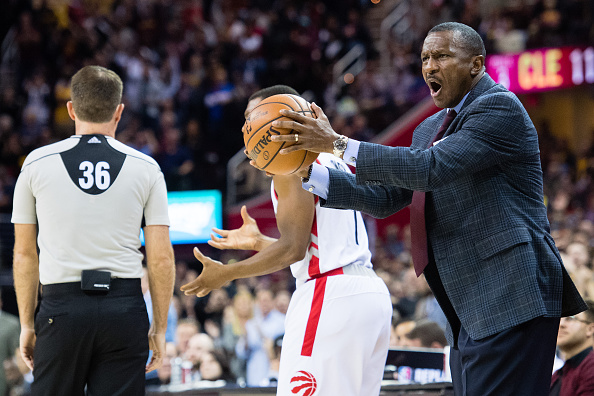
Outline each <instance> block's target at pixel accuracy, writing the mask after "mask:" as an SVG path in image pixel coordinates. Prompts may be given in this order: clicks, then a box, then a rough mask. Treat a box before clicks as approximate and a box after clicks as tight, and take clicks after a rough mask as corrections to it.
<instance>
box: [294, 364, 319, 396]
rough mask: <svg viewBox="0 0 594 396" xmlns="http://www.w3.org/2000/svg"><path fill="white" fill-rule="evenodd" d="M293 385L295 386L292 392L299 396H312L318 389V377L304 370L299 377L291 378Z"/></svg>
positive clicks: (298, 374) (298, 373) (299, 372)
mask: <svg viewBox="0 0 594 396" xmlns="http://www.w3.org/2000/svg"><path fill="white" fill-rule="evenodd" d="M291 385H292V386H293V388H292V389H291V392H293V394H295V395H297V396H312V395H313V394H314V393H316V389H317V388H318V383H317V381H316V377H314V376H313V374H312V373H308V372H307V371H303V370H301V371H298V372H297V375H295V376H294V377H293V378H291Z"/></svg>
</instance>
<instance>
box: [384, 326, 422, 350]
mask: <svg viewBox="0 0 594 396" xmlns="http://www.w3.org/2000/svg"><path fill="white" fill-rule="evenodd" d="M415 325H416V324H415V322H414V321H413V320H403V321H400V322H396V323H395V325H394V326H393V331H392V334H391V337H390V346H391V347H401V346H405V342H406V341H405V337H406V335H407V334H408V333H410V332H411V331H412V330H413V329H414V328H415Z"/></svg>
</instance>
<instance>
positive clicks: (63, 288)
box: [41, 278, 142, 296]
mask: <svg viewBox="0 0 594 396" xmlns="http://www.w3.org/2000/svg"><path fill="white" fill-rule="evenodd" d="M141 290H142V289H141V287H140V278H111V283H110V285H109V294H111V295H113V294H117V295H134V294H136V293H137V292H138V291H141ZM141 292H142V291H141ZM67 294H70V295H72V294H74V295H76V294H86V293H85V291H84V290H81V288H80V281H79V282H65V283H50V284H48V285H41V295H42V296H60V295H67Z"/></svg>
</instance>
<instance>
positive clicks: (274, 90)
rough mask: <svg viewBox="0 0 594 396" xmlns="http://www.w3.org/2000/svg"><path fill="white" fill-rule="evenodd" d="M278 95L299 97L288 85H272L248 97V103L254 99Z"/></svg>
mask: <svg viewBox="0 0 594 396" xmlns="http://www.w3.org/2000/svg"><path fill="white" fill-rule="evenodd" d="M279 94H291V95H297V96H299V92H297V91H296V90H295V89H294V88H291V87H289V86H288V85H282V84H279V85H273V86H271V87H267V88H263V89H261V90H259V91H256V92H254V93H253V94H252V96H250V98H249V99H248V102H249V101H250V100H252V99H255V98H261V99H266V98H269V97H271V96H272V95H279Z"/></svg>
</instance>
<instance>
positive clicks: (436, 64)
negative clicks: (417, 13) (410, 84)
mask: <svg viewBox="0 0 594 396" xmlns="http://www.w3.org/2000/svg"><path fill="white" fill-rule="evenodd" d="M457 34H458V33H455V32H434V33H430V34H429V35H427V37H426V38H425V42H424V43H423V50H422V51H421V61H422V63H423V66H422V70H423V78H424V79H425V82H426V83H427V85H428V86H429V89H430V91H431V97H432V98H433V101H434V102H435V105H436V106H437V107H441V108H446V107H449V108H451V107H455V106H456V105H457V104H458V103H460V101H461V100H462V98H463V97H464V95H466V94H467V93H468V92H469V91H470V89H471V87H472V80H473V76H475V75H476V74H477V73H476V72H475V73H474V74H472V73H471V72H472V70H473V66H474V65H473V59H474V58H475V57H473V56H470V55H469V54H468V53H467V51H466V49H465V48H463V47H462V46H461V45H459V44H458V40H456V35H457Z"/></svg>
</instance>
